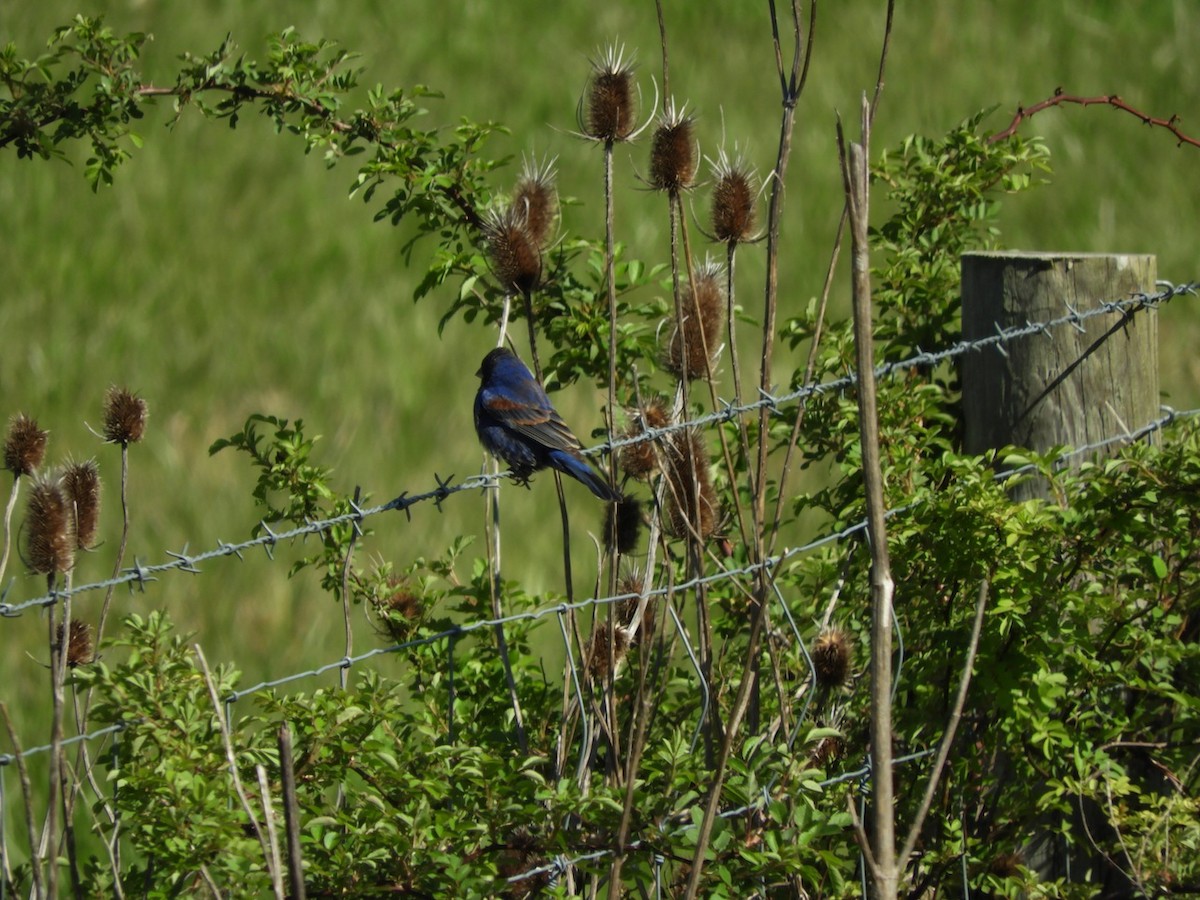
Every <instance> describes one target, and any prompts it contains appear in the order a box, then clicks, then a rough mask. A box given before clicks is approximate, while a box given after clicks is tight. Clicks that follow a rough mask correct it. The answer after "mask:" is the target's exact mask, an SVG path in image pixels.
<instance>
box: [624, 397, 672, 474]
mask: <svg viewBox="0 0 1200 900" xmlns="http://www.w3.org/2000/svg"><path fill="white" fill-rule="evenodd" d="M629 419H630V424H629V427H628V428H627V429H626V430H625V433H624V435H623V436H624V437H627V438H631V437H637V436H638V435H642V434H646V433H648V432H650V431H652V430H656V429H659V428H663V427H665V426H666V424H667V423H668V422H669V421H670V415H669V414H668V413H667V407H666V404H664V403H663V401H662V399H661V398H658V397H655V398H654V399H652V400H650V401H649V402H648V403H646V404H645V405H643V406H642V408H641V409H640V410H633V411H631V412H630V413H629ZM655 443H656V442H655V441H649V440H647V441H639V442H638V443H636V444H626V445H625V446H624V447H622V448H621V449H620V451H619V452H620V465H621V471H623V472H625V473H626V474H628V475H631V476H632V477H634V478H642V479H645V478H649V477H650V476H651V475H652V474H654V473H655V472H657V471H658V454H657V452H656V451H655V449H654V445H655Z"/></svg>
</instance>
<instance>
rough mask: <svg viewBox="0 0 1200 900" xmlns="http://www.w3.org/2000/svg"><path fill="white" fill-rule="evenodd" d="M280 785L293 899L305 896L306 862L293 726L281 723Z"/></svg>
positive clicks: (301, 898)
mask: <svg viewBox="0 0 1200 900" xmlns="http://www.w3.org/2000/svg"><path fill="white" fill-rule="evenodd" d="M279 785H280V788H279V789H280V792H281V793H282V794H283V822H284V827H285V830H286V834H287V852H288V856H287V870H288V889H289V890H290V892H291V897H292V900H305V888H304V866H303V858H302V854H301V848H300V804H299V803H298V802H297V800H296V771H295V768H294V766H293V764H292V730H291V729H290V728H289V727H288V724H287V722H284V723H283V724H282V725H280V726H279Z"/></svg>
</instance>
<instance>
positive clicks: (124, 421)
mask: <svg viewBox="0 0 1200 900" xmlns="http://www.w3.org/2000/svg"><path fill="white" fill-rule="evenodd" d="M147 415H148V413H147V410H146V401H145V400H143V399H142V398H141V397H139V396H138V395H137V394H135V393H133V392H132V391H128V390H126V389H125V388H119V387H117V386H115V385H114V386H113V387H110V388H109V389H108V393H107V394H106V395H105V397H104V439H105V440H106V441H108V442H109V443H111V444H122V445H124V446H128V445H129V444H136V443H137V442H138V441H140V440H141V439H142V436H143V435H144V434H145V433H146V416H147Z"/></svg>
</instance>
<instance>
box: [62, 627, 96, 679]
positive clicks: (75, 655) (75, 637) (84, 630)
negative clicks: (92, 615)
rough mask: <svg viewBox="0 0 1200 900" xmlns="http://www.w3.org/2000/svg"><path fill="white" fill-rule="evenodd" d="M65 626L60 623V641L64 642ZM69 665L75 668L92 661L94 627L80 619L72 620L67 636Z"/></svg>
mask: <svg viewBox="0 0 1200 900" xmlns="http://www.w3.org/2000/svg"><path fill="white" fill-rule="evenodd" d="M62 640H63V626H62V623H61V622H60V623H59V625H58V643H59V645H61V644H62ZM66 652H67V665H68V666H70V667H71V668H72V669H74V668H75V667H76V666H85V665H87V664H88V663H90V662H92V660H93V655H92V627H91V626H90V625H88V623H87V622H84V621H82V620H80V619H72V620H71V628H70V632H69V635H68V638H67V646H66Z"/></svg>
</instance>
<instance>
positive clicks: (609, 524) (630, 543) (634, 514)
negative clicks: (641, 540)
mask: <svg viewBox="0 0 1200 900" xmlns="http://www.w3.org/2000/svg"><path fill="white" fill-rule="evenodd" d="M614 516H615V517H616V520H615V522H614ZM641 531H642V502H641V501H640V500H637V499H635V498H633V497H623V498H621V499H620V500H619V501H617V502H616V503H610V504H608V509H607V511H606V512H605V515H604V547H605V549H607V550H611V549H612V541H613V537H614V536H615V537H616V541H617V552H618V553H632V552H633V551H634V550H636V549H637V545H638V537H639V535H640V534H641Z"/></svg>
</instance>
